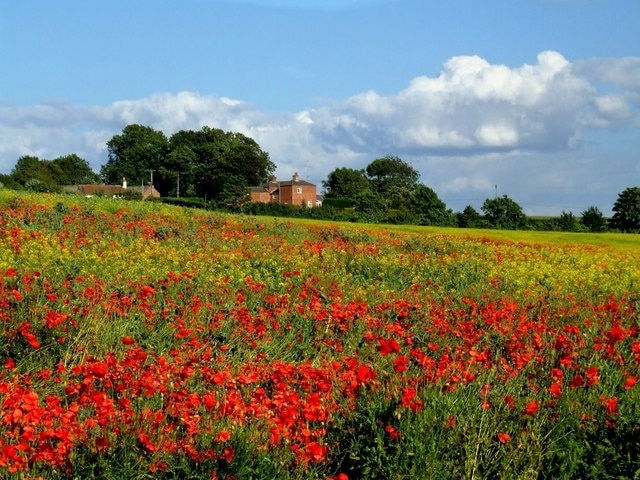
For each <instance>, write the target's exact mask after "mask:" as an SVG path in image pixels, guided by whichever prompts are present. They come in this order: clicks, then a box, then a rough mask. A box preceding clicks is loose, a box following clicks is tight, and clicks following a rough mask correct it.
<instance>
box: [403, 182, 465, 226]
mask: <svg viewBox="0 0 640 480" xmlns="http://www.w3.org/2000/svg"><path fill="white" fill-rule="evenodd" d="M410 210H411V211H412V212H413V213H414V214H416V215H417V217H418V221H419V223H420V225H453V224H454V223H455V220H454V215H453V212H451V210H448V209H447V206H446V204H445V203H444V202H443V201H442V200H440V199H439V198H438V195H437V194H436V192H435V191H433V189H431V188H429V187H427V186H426V185H417V186H416V187H415V188H414V189H413V191H412V192H411V197H410Z"/></svg>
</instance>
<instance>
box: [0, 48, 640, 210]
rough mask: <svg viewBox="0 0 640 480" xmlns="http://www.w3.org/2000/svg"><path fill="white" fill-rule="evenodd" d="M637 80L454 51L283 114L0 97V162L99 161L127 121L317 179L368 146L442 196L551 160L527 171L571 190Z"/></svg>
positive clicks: (623, 67) (226, 102)
mask: <svg viewBox="0 0 640 480" xmlns="http://www.w3.org/2000/svg"><path fill="white" fill-rule="evenodd" d="M639 79H640V58H638V57H631V58H622V59H616V58H595V59H588V60H584V61H580V62H576V63H571V62H569V61H568V60H567V59H566V58H564V57H563V56H562V55H561V54H560V53H558V52H553V51H546V52H542V53H540V54H539V55H538V57H537V60H536V62H535V63H533V64H525V65H522V66H519V67H513V68H512V67H508V66H505V65H495V64H491V63H489V62H488V61H487V60H485V59H483V58H481V57H479V56H460V57H453V58H451V59H450V60H449V61H447V62H446V63H445V64H444V65H443V66H442V69H441V71H440V72H439V74H438V75H436V76H432V77H429V76H420V77H417V78H414V79H412V80H411V81H410V82H409V84H408V85H407V87H406V88H404V89H402V90H401V91H399V92H397V93H396V94H395V95H389V96H384V95H380V94H378V93H377V92H375V91H368V92H362V93H358V94H356V95H354V96H352V97H350V98H347V99H344V100H335V101H333V102H325V103H324V104H322V105H320V106H317V107H315V108H309V109H306V110H303V111H300V112H292V113H289V114H280V115H274V114H270V113H268V112H263V111H261V110H260V109H259V108H257V107H256V106H254V105H250V104H248V103H245V102H243V101H241V100H235V99H229V98H225V97H213V96H209V95H202V94H200V93H197V92H179V93H162V94H156V95H153V96H150V97H148V98H142V99H134V100H122V101H118V102H115V103H113V104H111V105H108V106H86V105H73V104H69V103H66V102H53V103H43V104H39V105H31V106H16V105H12V104H10V103H4V104H0V137H1V138H3V139H4V141H3V142H2V144H0V171H2V172H3V173H8V172H9V171H10V170H11V168H12V166H13V165H14V164H15V162H16V160H17V159H18V158H19V157H20V156H22V155H36V156H38V157H40V158H49V159H51V158H55V157H56V156H58V155H64V154H68V153H77V154H78V155H80V156H82V157H83V158H86V159H87V160H88V161H89V162H90V163H91V165H92V166H93V167H94V169H96V170H99V167H100V165H102V164H104V163H105V162H106V142H107V141H108V140H109V139H110V138H111V137H113V135H116V134H118V133H120V132H121V130H122V128H124V126H126V125H128V124H133V123H138V124H143V125H148V126H151V127H153V128H156V129H160V130H162V131H164V132H165V133H166V134H167V135H168V136H169V135H171V134H172V133H174V132H175V131H178V130H185V129H200V128H201V127H202V126H204V125H208V126H211V127H217V128H222V129H223V130H230V131H238V132H242V133H244V134H246V135H249V136H251V137H252V138H254V139H256V141H258V143H259V144H260V145H261V146H262V148H263V149H264V150H266V151H268V152H269V154H270V156H271V158H272V160H273V161H274V162H275V163H276V164H277V165H278V174H279V175H283V176H288V175H290V174H291V173H292V172H293V171H294V170H298V171H300V172H301V173H302V174H303V175H304V176H305V177H306V178H308V179H310V180H312V181H315V182H316V183H320V182H321V181H322V180H323V179H325V178H326V176H327V175H328V173H329V172H330V171H331V170H333V169H334V168H337V167H342V166H349V167H353V168H362V167H364V166H365V165H366V164H368V163H369V162H370V161H371V160H373V159H374V158H376V157H377V156H381V155H385V154H394V155H399V156H401V157H403V158H405V159H407V160H409V161H411V162H413V164H414V166H415V167H416V168H417V169H418V170H419V171H421V172H423V181H424V182H425V183H427V184H429V185H431V186H434V187H435V188H436V191H438V193H440V194H441V195H442V194H443V193H444V194H445V198H446V195H454V196H455V195H457V194H458V193H460V192H466V195H467V197H468V198H465V200H468V199H470V200H474V199H475V197H474V195H476V196H478V195H479V196H480V197H481V195H482V194H485V196H486V194H488V193H491V192H492V191H493V188H494V187H495V183H496V182H497V181H498V180H497V179H500V180H501V181H502V182H504V180H505V179H504V178H501V176H502V177H508V176H512V177H513V178H511V179H509V181H510V182H512V180H513V179H516V181H517V182H518V181H519V184H521V185H522V188H523V189H525V190H523V192H525V191H526V188H527V184H526V180H527V179H529V180H530V179H531V178H532V177H531V175H534V176H535V175H536V172H537V168H538V167H540V166H544V168H550V169H551V171H550V172H548V174H547V175H546V176H541V175H539V174H538V176H537V177H536V178H537V179H538V181H540V182H542V183H543V185H546V187H547V188H553V189H561V188H563V189H564V190H565V191H567V192H571V189H572V188H575V189H576V192H577V191H578V190H579V189H578V187H577V186H572V183H571V182H572V179H573V180H575V179H576V175H575V174H574V175H573V177H572V176H571V175H570V174H569V175H566V174H567V171H566V170H567V168H568V163H567V162H570V161H575V162H582V165H583V166H584V162H587V163H588V154H586V153H584V152H588V145H587V143H588V142H587V140H588V139H587V137H588V134H589V133H590V132H594V131H601V132H602V131H608V130H615V129H637V128H638V126H639V121H638V120H639V118H640V117H639V115H638V113H639V107H640V80H639ZM603 86H604V87H605V88H603ZM601 90H602V91H603V92H604V93H599V92H600V91H601ZM580 152H582V156H580V155H578V153H580ZM579 157H580V158H579ZM563 158H564V160H563ZM585 158H587V160H585ZM550 159H553V162H551V161H550ZM571 159H574V160H571ZM563 161H564V162H565V163H564V164H560V163H558V162H563ZM505 165H511V166H510V167H508V168H507V167H505ZM516 167H518V168H519V169H520V170H519V172H520V174H518V170H517V169H516ZM570 168H572V169H575V168H576V165H572V166H571V167H570ZM589 168H591V169H592V170H597V168H598V166H597V165H591V166H590V167H589ZM630 168H637V166H634V165H631V166H630ZM553 172H555V173H553ZM425 173H426V175H425ZM425 177H426V178H425ZM578 177H579V175H578ZM518 178H520V180H517V179H518ZM583 180H584V181H588V178H585V179H583ZM433 182H435V183H437V185H434V184H433ZM517 182H516V183H517ZM438 187H439V188H440V190H438ZM603 188H604V187H603ZM488 189H489V191H488V192H487V190H488ZM529 190H531V189H529ZM474 192H475V193H474ZM480 192H482V193H480ZM505 193H506V192H505ZM615 193H617V192H614V194H615ZM480 197H478V198H480ZM534 198H535V197H534V196H532V197H531V199H532V200H531V201H535V200H534ZM586 206H588V205H584V207H586ZM557 208H558V206H556V210H557Z"/></svg>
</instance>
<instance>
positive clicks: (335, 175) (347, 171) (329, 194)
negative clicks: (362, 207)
mask: <svg viewBox="0 0 640 480" xmlns="http://www.w3.org/2000/svg"><path fill="white" fill-rule="evenodd" d="M322 185H323V187H324V189H325V192H326V198H327V199H337V198H340V199H344V200H345V201H346V202H349V201H351V202H353V199H354V198H355V197H356V196H357V195H358V194H359V193H360V192H366V191H370V190H371V183H370V182H369V179H368V178H367V177H366V175H365V174H364V171H363V170H355V169H353V168H336V169H335V170H334V171H332V172H331V173H330V174H329V176H328V177H327V179H326V180H324V181H323V182H322Z"/></svg>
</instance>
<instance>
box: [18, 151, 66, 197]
mask: <svg viewBox="0 0 640 480" xmlns="http://www.w3.org/2000/svg"><path fill="white" fill-rule="evenodd" d="M58 174H59V172H58V170H57V169H56V168H55V167H54V166H53V165H52V163H51V162H49V161H48V160H41V159H39V158H38V157H34V156H30V155H26V156H23V157H20V158H19V159H18V161H17V162H16V165H15V166H14V167H13V170H12V171H11V177H12V178H13V179H14V180H15V181H16V182H17V183H19V184H20V185H22V186H23V187H25V188H26V189H28V190H34V191H37V192H56V191H59V190H60V187H59V186H58V182H57V176H58Z"/></svg>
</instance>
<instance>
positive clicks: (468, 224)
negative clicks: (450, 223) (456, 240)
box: [456, 205, 489, 228]
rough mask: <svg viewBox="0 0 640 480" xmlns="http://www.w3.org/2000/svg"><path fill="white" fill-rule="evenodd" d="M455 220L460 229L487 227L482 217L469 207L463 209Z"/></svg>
mask: <svg viewBox="0 0 640 480" xmlns="http://www.w3.org/2000/svg"><path fill="white" fill-rule="evenodd" d="M456 219H457V224H458V227H460V228H485V227H488V226H489V225H488V223H487V222H486V220H485V219H484V218H482V215H480V213H479V212H478V211H477V210H476V209H475V208H473V207H472V206H471V205H467V206H466V207H464V210H463V211H462V212H460V213H458V214H457V215H456Z"/></svg>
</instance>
